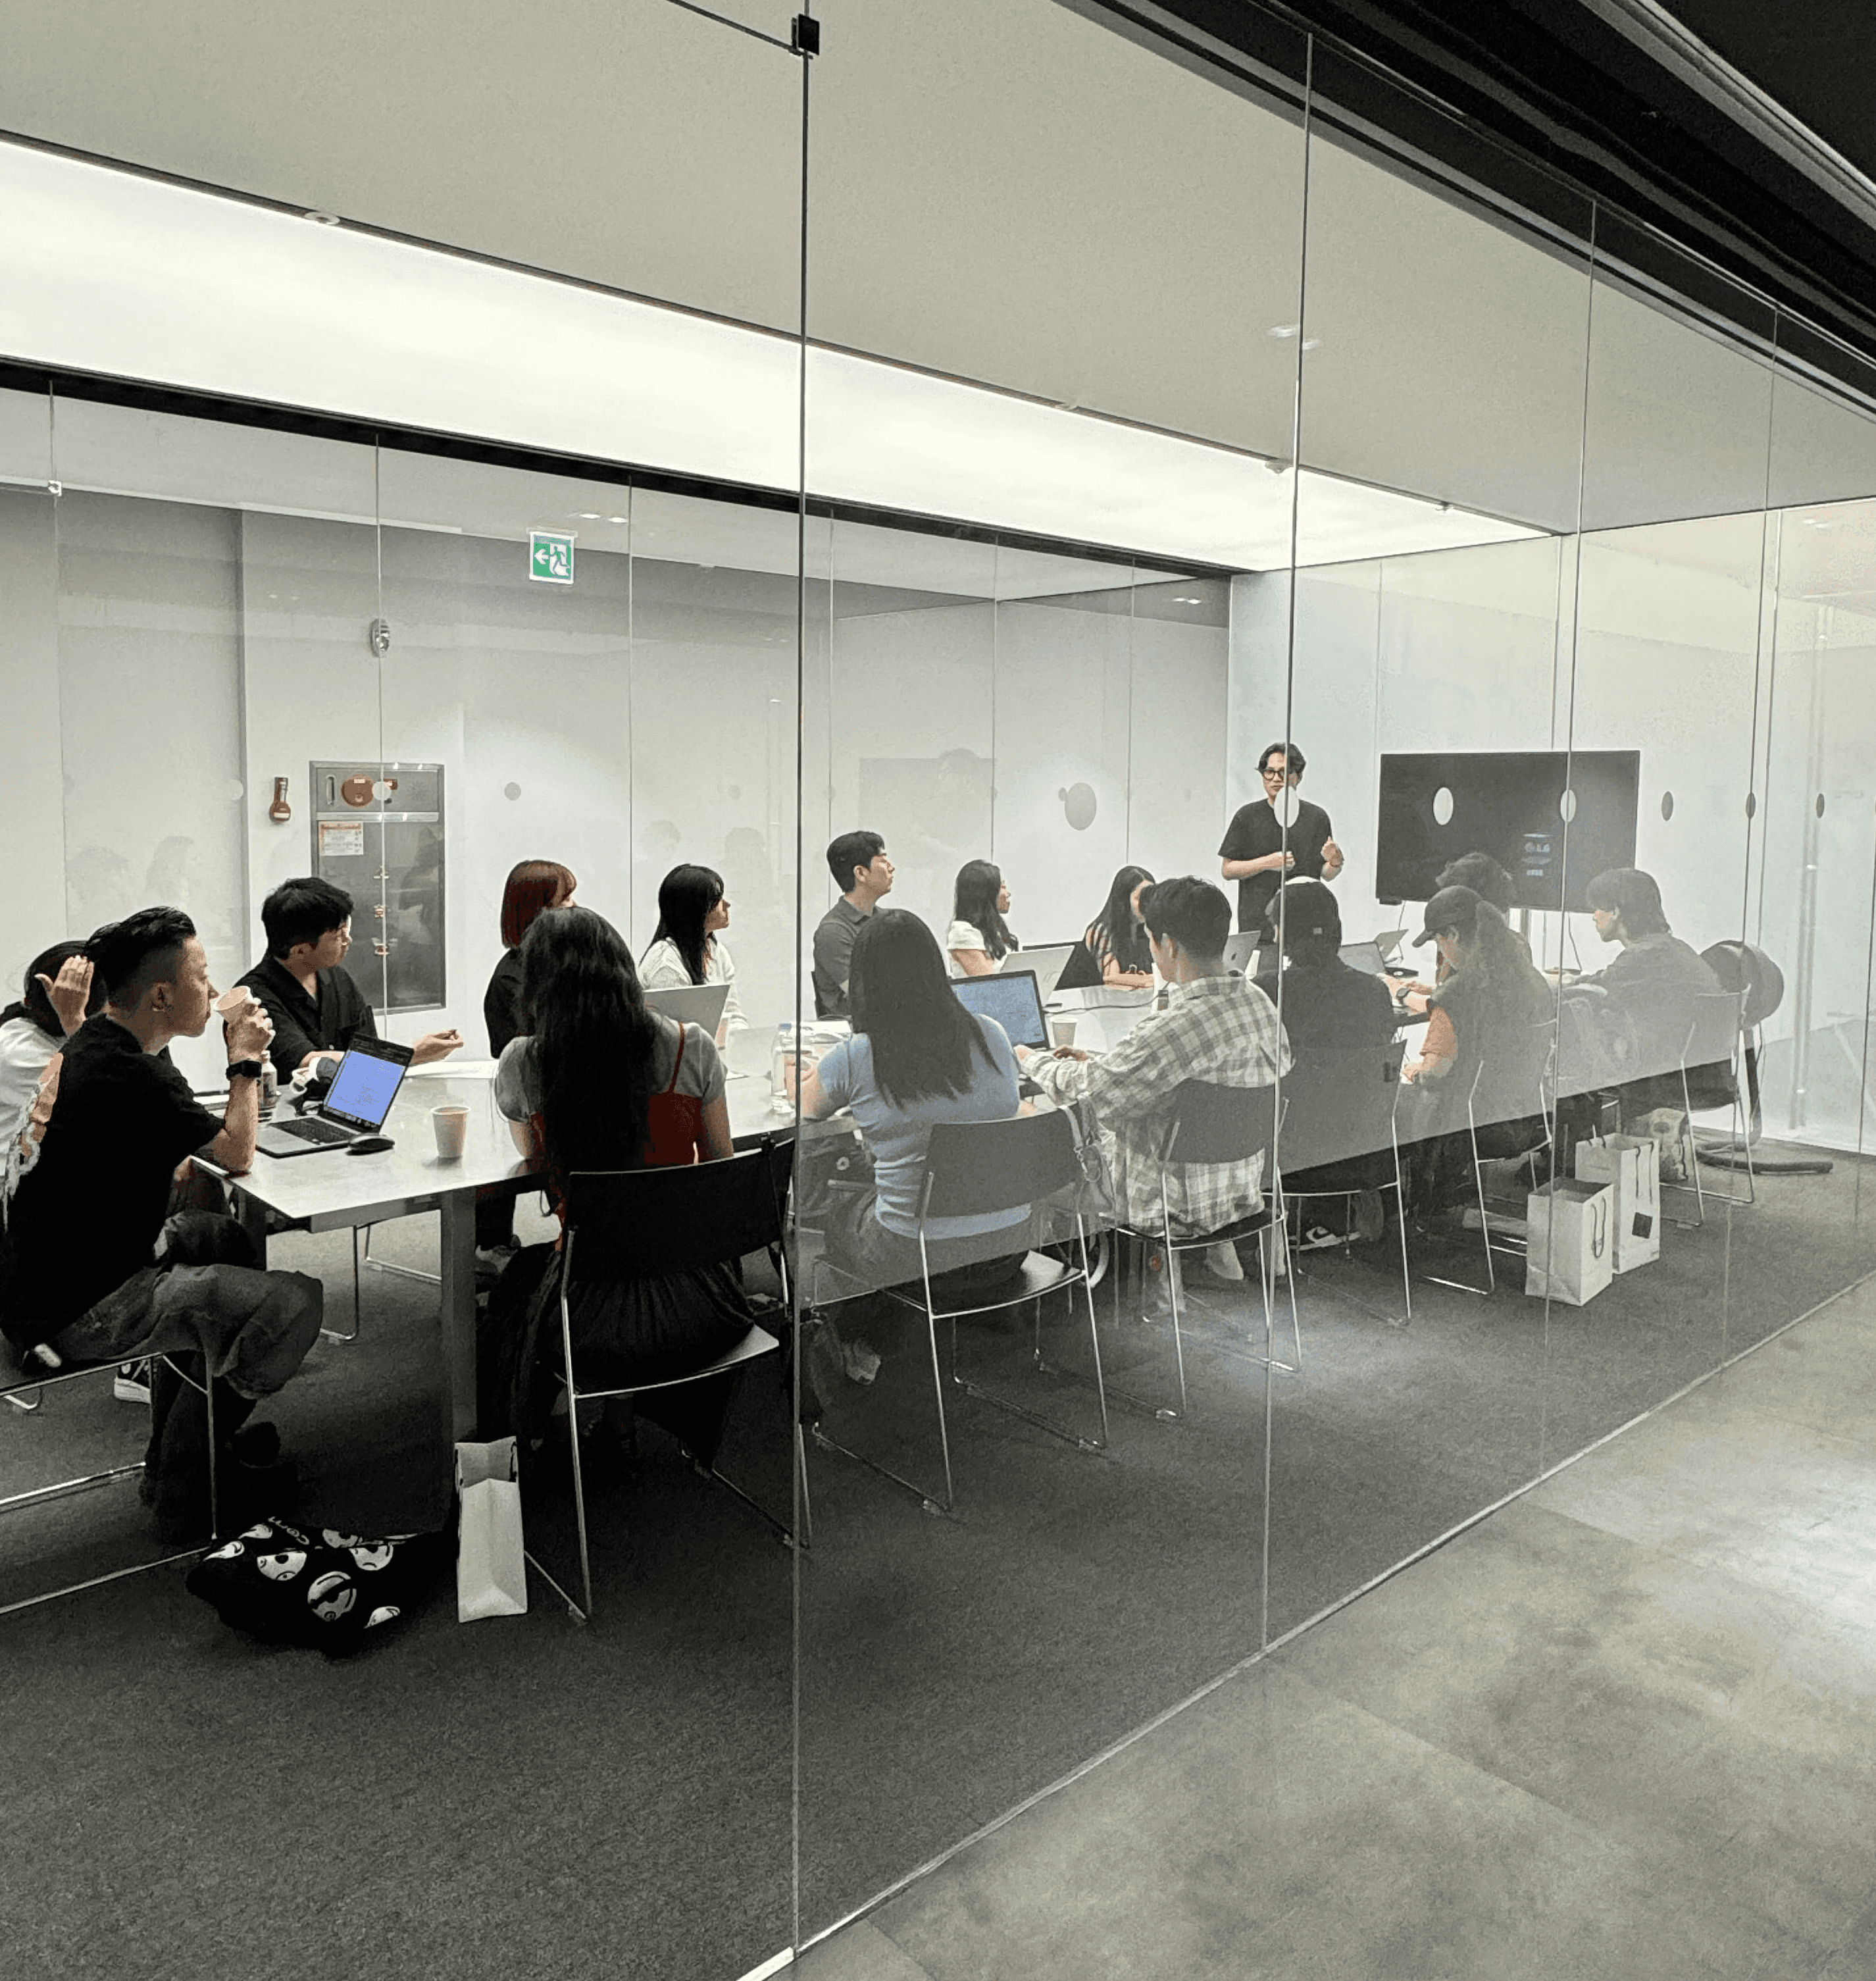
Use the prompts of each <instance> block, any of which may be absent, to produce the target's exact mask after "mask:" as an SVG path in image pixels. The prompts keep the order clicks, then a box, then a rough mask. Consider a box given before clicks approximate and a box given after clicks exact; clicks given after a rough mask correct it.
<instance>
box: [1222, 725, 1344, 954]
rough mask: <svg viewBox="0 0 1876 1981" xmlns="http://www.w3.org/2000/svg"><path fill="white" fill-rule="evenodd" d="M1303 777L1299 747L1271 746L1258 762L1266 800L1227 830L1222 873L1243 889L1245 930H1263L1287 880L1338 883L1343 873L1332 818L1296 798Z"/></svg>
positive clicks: (1242, 810)
mask: <svg viewBox="0 0 1876 1981" xmlns="http://www.w3.org/2000/svg"><path fill="white" fill-rule="evenodd" d="M1302 773H1303V754H1302V751H1300V750H1299V749H1298V748H1297V747H1296V744H1294V743H1270V744H1266V745H1265V747H1264V753H1263V754H1262V756H1261V757H1259V758H1258V760H1257V774H1258V776H1259V777H1260V778H1262V781H1263V787H1264V794H1263V797H1262V798H1261V799H1256V798H1253V799H1252V801H1251V802H1250V803H1249V804H1247V805H1241V806H1239V808H1238V810H1237V811H1236V814H1234V815H1233V817H1232V821H1231V823H1230V824H1229V825H1228V826H1227V827H1226V828H1225V837H1224V843H1223V844H1222V845H1221V846H1220V847H1219V849H1218V851H1219V872H1220V873H1221V874H1223V875H1224V877H1225V878H1226V880H1227V881H1236V882H1237V884H1238V926H1239V928H1241V929H1258V930H1261V929H1262V927H1263V925H1264V911H1265V909H1266V907H1269V904H1270V903H1271V901H1272V899H1273V898H1274V897H1275V896H1276V891H1277V890H1278V888H1279V887H1282V884H1283V883H1284V882H1285V881H1289V880H1297V881H1332V880H1334V879H1335V876H1336V875H1337V874H1339V873H1340V872H1341V871H1342V848H1341V847H1339V846H1338V845H1337V844H1335V839H1334V837H1332V827H1331V826H1330V824H1329V814H1328V813H1327V812H1326V811H1324V810H1323V809H1322V807H1321V806H1320V805H1313V804H1310V802H1309V800H1308V799H1307V798H1304V797H1298V796H1297V795H1296V787H1297V786H1298V785H1299V784H1301V783H1302ZM1286 818H1287V819H1288V821H1289V823H1288V825H1287V827H1286V824H1285V821H1286Z"/></svg>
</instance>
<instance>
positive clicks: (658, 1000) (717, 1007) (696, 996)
mask: <svg viewBox="0 0 1876 1981" xmlns="http://www.w3.org/2000/svg"><path fill="white" fill-rule="evenodd" d="M729 1001H730V987H729V985H728V984H674V986H673V987H671V988H670V990H668V991H647V992H646V993H645V1002H646V1003H647V1004H649V1005H650V1007H651V1008H652V1009H653V1010H654V1011H662V1012H663V1013H664V1015H665V1016H666V1017H667V1018H675V1019H676V1020H677V1022H678V1023H679V1024H680V1025H696V1026H697V1027H700V1029H701V1030H704V1031H706V1032H707V1033H708V1034H710V1037H712V1038H715V1037H716V1036H717V1027H718V1025H720V1024H721V1023H722V1022H723V1007H724V1005H726V1004H728V1003H729Z"/></svg>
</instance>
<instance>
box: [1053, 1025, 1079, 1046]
mask: <svg viewBox="0 0 1876 1981" xmlns="http://www.w3.org/2000/svg"><path fill="white" fill-rule="evenodd" d="M1075 1025H1076V1020H1074V1019H1073V1018H1051V1019H1050V1020H1049V1037H1050V1038H1051V1039H1053V1040H1054V1041H1055V1043H1056V1044H1057V1045H1059V1046H1072V1045H1073V1044H1074V1043H1075Z"/></svg>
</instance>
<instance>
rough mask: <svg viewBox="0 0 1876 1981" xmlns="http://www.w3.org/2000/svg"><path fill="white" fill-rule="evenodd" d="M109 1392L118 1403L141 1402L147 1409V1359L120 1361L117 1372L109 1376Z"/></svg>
mask: <svg viewBox="0 0 1876 1981" xmlns="http://www.w3.org/2000/svg"><path fill="white" fill-rule="evenodd" d="M111 1395H112V1396H114V1397H116V1398H117V1400H118V1402H119V1403H141V1404H142V1406H143V1407H144V1408H145V1410H148V1408H149V1407H150V1364H149V1363H148V1360H144V1361H141V1362H120V1363H118V1367H117V1373H116V1374H115V1376H113V1377H111Z"/></svg>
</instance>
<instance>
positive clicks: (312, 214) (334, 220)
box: [306, 211, 340, 227]
mask: <svg viewBox="0 0 1876 1981" xmlns="http://www.w3.org/2000/svg"><path fill="white" fill-rule="evenodd" d="M306 217H307V218H308V220H310V221H312V223H313V225H314V226H315V227H337V226H338V225H339V224H340V221H339V217H338V215H337V214H336V213H320V212H318V211H308V214H307V216H306Z"/></svg>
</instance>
